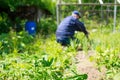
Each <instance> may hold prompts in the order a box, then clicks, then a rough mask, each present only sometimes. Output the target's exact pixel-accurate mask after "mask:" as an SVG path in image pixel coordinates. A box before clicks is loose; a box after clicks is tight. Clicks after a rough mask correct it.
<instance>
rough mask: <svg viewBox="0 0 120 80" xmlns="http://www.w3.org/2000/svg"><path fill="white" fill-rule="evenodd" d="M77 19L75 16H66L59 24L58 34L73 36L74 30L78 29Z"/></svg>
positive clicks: (59, 35) (60, 35) (58, 35)
mask: <svg viewBox="0 0 120 80" xmlns="http://www.w3.org/2000/svg"><path fill="white" fill-rule="evenodd" d="M75 20H76V19H75V18H74V17H73V16H68V17H66V18H65V19H64V20H63V21H62V22H61V23H60V25H59V26H58V29H57V31H56V36H57V37H62V38H64V37H65V38H67V37H73V35H74V32H75V30H76V29H77V25H76V24H75Z"/></svg>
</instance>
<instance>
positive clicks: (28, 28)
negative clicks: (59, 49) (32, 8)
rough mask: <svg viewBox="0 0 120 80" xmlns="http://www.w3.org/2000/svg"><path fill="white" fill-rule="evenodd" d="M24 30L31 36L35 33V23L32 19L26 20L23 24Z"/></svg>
mask: <svg viewBox="0 0 120 80" xmlns="http://www.w3.org/2000/svg"><path fill="white" fill-rule="evenodd" d="M25 30H26V31H27V32H28V33H29V34H30V35H32V36H35V34H36V23H35V22H34V21H27V22H26V24H25Z"/></svg>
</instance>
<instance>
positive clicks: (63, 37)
mask: <svg viewBox="0 0 120 80" xmlns="http://www.w3.org/2000/svg"><path fill="white" fill-rule="evenodd" d="M79 18H81V14H80V13H79V12H78V11H73V12H72V15H71V16H68V17H66V18H65V19H64V20H63V21H62V22H61V23H60V24H59V26H58V28H57V30H56V39H57V42H58V43H60V44H61V45H62V46H69V45H70V40H71V39H72V40H73V39H75V38H74V34H75V31H80V32H83V33H84V34H85V35H86V37H87V38H88V32H87V30H86V28H85V26H84V24H83V23H82V22H80V21H79Z"/></svg>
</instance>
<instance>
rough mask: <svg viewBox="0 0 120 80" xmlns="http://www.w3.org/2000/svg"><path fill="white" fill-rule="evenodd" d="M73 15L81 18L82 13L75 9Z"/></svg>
mask: <svg viewBox="0 0 120 80" xmlns="http://www.w3.org/2000/svg"><path fill="white" fill-rule="evenodd" d="M72 16H73V17H75V18H77V19H79V18H81V13H79V12H78V11H73V12H72Z"/></svg>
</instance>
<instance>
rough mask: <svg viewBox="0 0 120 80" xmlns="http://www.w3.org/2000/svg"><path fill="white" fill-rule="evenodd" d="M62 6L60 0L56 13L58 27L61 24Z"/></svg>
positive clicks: (59, 0)
mask: <svg viewBox="0 0 120 80" xmlns="http://www.w3.org/2000/svg"><path fill="white" fill-rule="evenodd" d="M59 4H61V0H58V2H57V5H56V7H57V8H56V13H57V25H59V23H60V5H59Z"/></svg>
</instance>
